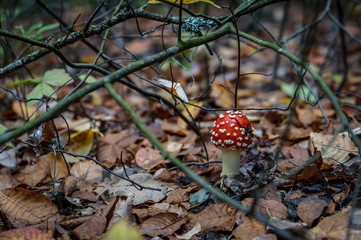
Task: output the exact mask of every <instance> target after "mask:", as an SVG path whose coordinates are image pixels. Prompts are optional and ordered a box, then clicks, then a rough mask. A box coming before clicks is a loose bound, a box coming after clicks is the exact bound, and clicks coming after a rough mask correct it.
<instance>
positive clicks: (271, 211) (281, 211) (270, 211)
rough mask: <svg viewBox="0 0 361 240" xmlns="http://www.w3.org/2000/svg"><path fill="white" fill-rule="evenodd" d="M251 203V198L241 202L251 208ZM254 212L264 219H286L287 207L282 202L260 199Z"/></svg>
mask: <svg viewBox="0 0 361 240" xmlns="http://www.w3.org/2000/svg"><path fill="white" fill-rule="evenodd" d="M253 201H254V200H253V198H246V199H244V200H243V201H242V204H243V205H245V206H247V207H251V205H252V203H253ZM256 210H257V212H258V213H260V214H262V215H263V216H264V217H265V218H271V217H275V218H279V219H287V217H288V211H287V207H286V206H285V205H284V204H283V203H282V202H279V201H276V200H272V199H260V200H259V202H258V203H257V206H256Z"/></svg>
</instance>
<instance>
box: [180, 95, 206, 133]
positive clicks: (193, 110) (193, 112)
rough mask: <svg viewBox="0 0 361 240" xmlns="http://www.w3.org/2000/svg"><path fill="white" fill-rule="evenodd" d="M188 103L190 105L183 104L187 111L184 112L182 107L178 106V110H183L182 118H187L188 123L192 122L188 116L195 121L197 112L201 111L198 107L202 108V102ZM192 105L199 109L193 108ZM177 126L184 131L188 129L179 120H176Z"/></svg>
mask: <svg viewBox="0 0 361 240" xmlns="http://www.w3.org/2000/svg"><path fill="white" fill-rule="evenodd" d="M189 103H191V104H192V105H190V104H188V103H185V106H186V107H187V111H185V109H184V107H183V105H180V109H182V110H183V114H184V116H185V117H186V118H188V120H189V121H192V119H191V118H190V116H189V114H190V115H191V116H192V118H193V119H195V118H196V117H197V116H198V114H199V112H200V111H201V108H200V107H203V102H196V101H192V100H190V101H189ZM193 104H194V105H197V106H199V107H196V106H193ZM178 125H179V126H181V127H182V128H185V129H186V128H187V127H188V124H187V123H186V122H184V121H183V120H182V119H181V118H178Z"/></svg>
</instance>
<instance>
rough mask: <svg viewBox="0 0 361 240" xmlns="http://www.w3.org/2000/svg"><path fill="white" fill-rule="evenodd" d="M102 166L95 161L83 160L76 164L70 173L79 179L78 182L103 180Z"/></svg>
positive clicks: (89, 182) (90, 182)
mask: <svg viewBox="0 0 361 240" xmlns="http://www.w3.org/2000/svg"><path fill="white" fill-rule="evenodd" d="M102 171H103V169H102V167H100V166H99V165H98V164H96V163H95V162H93V161H83V162H78V163H76V164H74V166H73V167H72V168H71V170H70V173H71V175H73V176H74V177H76V178H77V179H78V182H80V181H84V182H85V183H88V184H93V183H96V182H101V180H102V177H103V175H102Z"/></svg>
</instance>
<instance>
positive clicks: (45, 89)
mask: <svg viewBox="0 0 361 240" xmlns="http://www.w3.org/2000/svg"><path fill="white" fill-rule="evenodd" d="M41 87H42V91H43V95H44V96H47V97H49V96H51V95H52V94H53V95H52V97H54V98H55V99H56V94H55V93H54V89H53V88H52V87H51V86H50V85H48V84H45V83H42V84H41Z"/></svg>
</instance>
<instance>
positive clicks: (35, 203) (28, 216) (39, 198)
mask: <svg viewBox="0 0 361 240" xmlns="http://www.w3.org/2000/svg"><path fill="white" fill-rule="evenodd" d="M0 210H1V212H2V213H3V214H5V215H6V217H7V219H8V220H9V221H10V222H11V224H12V225H13V226H16V227H23V226H26V225H33V224H38V223H41V222H44V221H46V220H47V219H49V218H51V217H55V216H58V209H57V207H56V206H55V204H53V203H52V202H51V200H50V199H49V197H47V196H45V195H43V194H41V193H37V192H31V191H29V190H27V189H25V188H7V189H4V190H2V191H0Z"/></svg>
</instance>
